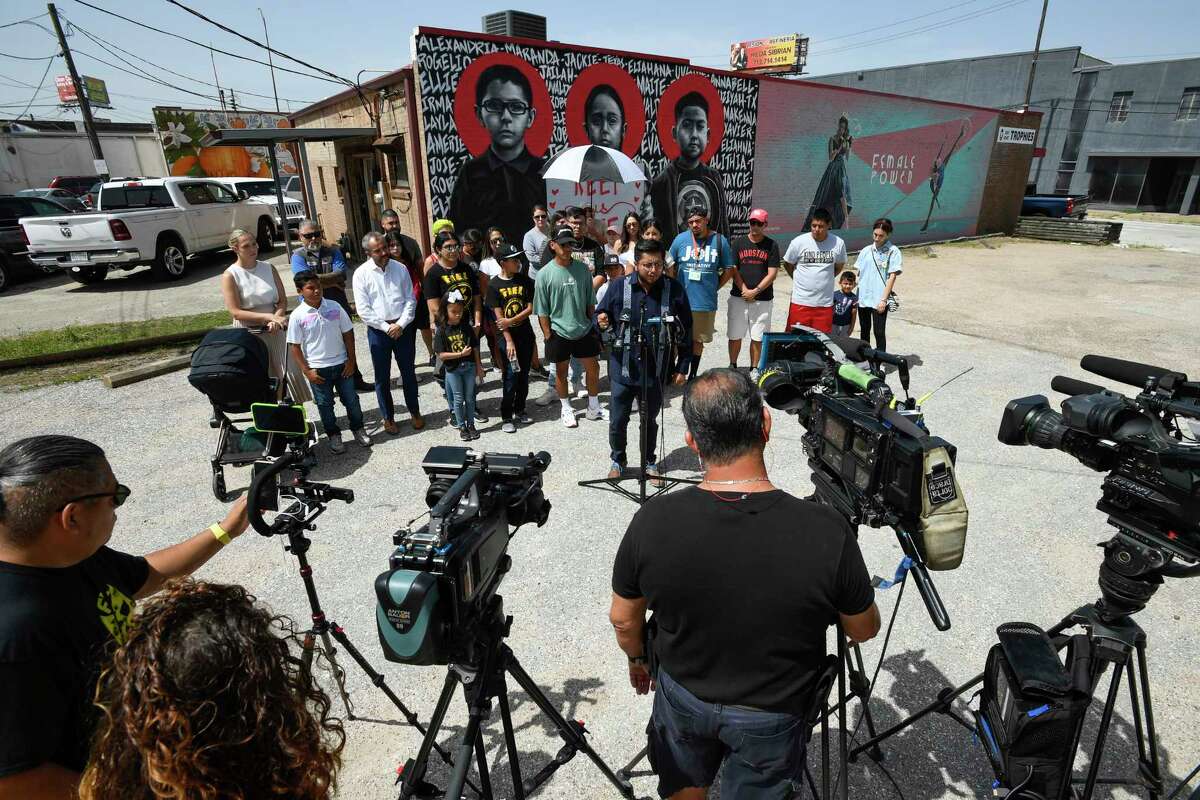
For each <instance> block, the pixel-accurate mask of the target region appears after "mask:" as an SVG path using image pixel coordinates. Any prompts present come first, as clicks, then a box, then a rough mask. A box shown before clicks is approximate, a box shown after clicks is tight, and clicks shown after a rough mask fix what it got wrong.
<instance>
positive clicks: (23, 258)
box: [0, 195, 71, 292]
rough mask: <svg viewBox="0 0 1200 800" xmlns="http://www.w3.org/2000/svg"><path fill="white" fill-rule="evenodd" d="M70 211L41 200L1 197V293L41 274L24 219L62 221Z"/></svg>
mask: <svg viewBox="0 0 1200 800" xmlns="http://www.w3.org/2000/svg"><path fill="white" fill-rule="evenodd" d="M70 213H71V211H70V209H68V208H66V207H65V206H63V205H60V204H59V203H56V202H54V201H53V200H46V199H44V198H41V197H18V196H16V195H0V292H3V291H4V290H5V289H7V288H8V287H9V285H10V284H11V283H12V282H13V281H14V280H16V279H17V278H21V277H28V276H29V275H32V274H36V273H38V272H41V270H39V269H38V267H37V265H35V264H34V263H33V262H32V261H30V260H29V256H28V254H27V252H26V251H27V250H28V249H29V242H27V241H26V240H25V231H24V230H23V229H22V228H21V225H20V222H19V221H20V220H21V218H22V217H60V216H62V215H64V214H70Z"/></svg>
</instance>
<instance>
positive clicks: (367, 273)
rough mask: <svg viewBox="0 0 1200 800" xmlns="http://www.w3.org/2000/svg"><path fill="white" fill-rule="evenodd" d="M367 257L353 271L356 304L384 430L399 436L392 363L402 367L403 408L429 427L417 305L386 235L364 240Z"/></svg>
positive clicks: (370, 235) (416, 422)
mask: <svg viewBox="0 0 1200 800" xmlns="http://www.w3.org/2000/svg"><path fill="white" fill-rule="evenodd" d="M362 246H363V251H364V252H365V253H366V254H367V256H368V259H367V260H366V261H364V262H363V263H362V265H361V266H360V267H359V268H358V269H357V270H355V271H354V303H355V305H356V306H357V307H358V308H357V310H358V316H359V317H360V318H361V319H362V321H363V322H365V323H367V345H368V347H369V348H370V350H371V364H372V365H373V366H374V368H375V397H376V399H377V400H378V401H379V413H380V414H381V415H383V429H384V430H385V431H387V432H388V433H390V434H392V435H393V436H394V435H396V434H397V433H399V432H400V428H399V427H398V426H397V425H396V419H395V417H396V410H395V406H394V405H393V404H392V359H393V358H395V359H396V364H397V365H398V366H399V367H400V380H401V382H402V383H403V384H404V405H405V406H406V407H407V408H408V413H409V414H410V415H411V416H412V426H413V430H418V431H419V430H421V429H422V428H424V427H425V420H424V418H422V417H421V406H420V402H419V400H418V397H417V370H416V365H415V363H414V360H415V358H416V335H417V328H416V325H414V324H413V319H414V318H415V317H416V308H417V301H416V297H415V296H414V294H413V286H412V279H411V278H410V277H409V275H408V268H407V267H405V266H404V265H403V264H401V263H400V262H398V261H393V260H392V259H391V258H389V257H388V251H387V245H386V244H385V243H384V239H383V234H381V233H376V232H371V233H368V234H367V235H366V236H364V237H363V241H362Z"/></svg>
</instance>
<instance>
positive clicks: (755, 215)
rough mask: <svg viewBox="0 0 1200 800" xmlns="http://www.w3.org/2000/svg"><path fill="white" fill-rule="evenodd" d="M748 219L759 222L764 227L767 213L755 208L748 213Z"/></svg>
mask: <svg viewBox="0 0 1200 800" xmlns="http://www.w3.org/2000/svg"><path fill="white" fill-rule="evenodd" d="M750 219H752V220H754V221H755V222H761V223H762V224H763V225H766V224H767V212H766V210H765V209H761V208H756V209H754V210H753V211H751V212H750Z"/></svg>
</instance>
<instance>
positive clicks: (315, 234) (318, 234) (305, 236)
mask: <svg viewBox="0 0 1200 800" xmlns="http://www.w3.org/2000/svg"><path fill="white" fill-rule="evenodd" d="M300 238H301V239H320V238H321V232H320V231H313V232H312V233H302V234H300Z"/></svg>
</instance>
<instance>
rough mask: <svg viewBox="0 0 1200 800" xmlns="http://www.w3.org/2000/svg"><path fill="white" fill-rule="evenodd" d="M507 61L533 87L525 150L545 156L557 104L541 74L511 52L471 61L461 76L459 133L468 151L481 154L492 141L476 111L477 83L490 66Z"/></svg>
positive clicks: (456, 115)
mask: <svg viewBox="0 0 1200 800" xmlns="http://www.w3.org/2000/svg"><path fill="white" fill-rule="evenodd" d="M497 64H507V65H508V66H510V67H516V68H517V69H518V70H520V72H521V74H522V75H524V76H525V77H526V78H527V79H528V80H529V87H530V89H532V90H533V108H534V112H535V113H534V116H533V124H532V125H530V126H529V129H528V130H526V131H525V149H527V150H528V151H529V153H530V154H531V155H533V156H543V155H545V154H546V150H547V149H548V148H549V146H550V136H551V134H552V133H553V131H554V107H553V106H552V105H551V104H550V91H549V90H548V89H547V88H546V81H545V80H544V79H543V78H542V74H541V73H540V72H538V71H537V69H536V68H535V67H534V66H533V65H532V64H530V63H529V62H528V61H526V60H525V59H523V58H521V57H520V56H517V55H513V54H512V53H488V54H487V55H482V56H480V57H479V58H477V59H475V60H474V61H472V62H471V63H470V64H469V65H467V68H466V69H464V70H463V71H462V74H461V75H459V76H458V86H456V87H455V89H454V124H455V126H456V127H457V128H458V136H459V138H460V139H462V140H463V144H465V145H466V146H467V152H469V153H470V154H471V155H472V156H478V155H481V154H483V153H484V152H486V151H487V149H488V147H489V146H490V145H491V143H492V139H491V137H490V136H489V135H488V132H487V128H485V127H483V123H482V122H480V121H479V116H478V115H477V114H476V113H475V84H476V83H477V82H478V80H479V76H480V75H481V74H483V71H484V70H485V69H487V68H488V67H491V66H495V65H497Z"/></svg>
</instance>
